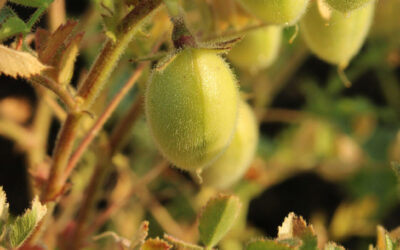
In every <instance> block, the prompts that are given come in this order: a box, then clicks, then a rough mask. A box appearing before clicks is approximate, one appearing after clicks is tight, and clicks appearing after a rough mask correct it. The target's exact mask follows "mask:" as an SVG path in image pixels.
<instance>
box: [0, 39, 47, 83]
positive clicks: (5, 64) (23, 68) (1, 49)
mask: <svg viewBox="0 0 400 250" xmlns="http://www.w3.org/2000/svg"><path fill="white" fill-rule="evenodd" d="M0 58H1V60H0V74H5V75H8V76H11V77H14V78H17V77H18V76H20V77H24V78H29V77H30V76H32V75H35V74H39V73H40V72H41V71H42V70H44V69H46V68H47V67H46V66H45V65H43V64H42V63H41V62H40V61H39V60H38V59H37V58H36V57H35V56H33V55H31V54H29V53H27V52H22V51H17V50H14V49H10V48H8V47H6V46H4V45H0Z"/></svg>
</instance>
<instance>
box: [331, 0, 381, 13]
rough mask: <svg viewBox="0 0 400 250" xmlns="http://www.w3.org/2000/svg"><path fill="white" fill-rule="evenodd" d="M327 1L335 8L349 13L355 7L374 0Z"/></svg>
mask: <svg viewBox="0 0 400 250" xmlns="http://www.w3.org/2000/svg"><path fill="white" fill-rule="evenodd" d="M325 1H326V3H327V4H328V5H329V6H330V7H332V8H334V9H335V10H338V11H340V12H343V13H347V12H350V11H353V10H355V9H358V8H360V7H362V6H363V5H366V4H367V3H369V2H372V1H374V0H325Z"/></svg>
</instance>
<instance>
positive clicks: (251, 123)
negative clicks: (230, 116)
mask: <svg viewBox="0 0 400 250" xmlns="http://www.w3.org/2000/svg"><path fill="white" fill-rule="evenodd" d="M257 143H258V126H257V121H256V118H255V116H254V113H253V111H252V109H251V108H250V106H249V105H248V104H247V103H245V102H244V101H241V102H240V105H239V117H238V124H237V127H236V130H235V134H234V137H233V139H232V142H231V144H230V145H229V147H228V149H227V150H226V151H225V152H224V153H223V154H222V156H221V157H219V158H218V159H217V161H216V162H214V163H213V164H212V165H211V166H210V167H208V168H206V169H204V171H203V173H202V177H203V183H204V185H208V186H212V187H215V188H218V189H226V188H229V187H230V186H231V185H232V184H234V183H235V182H236V181H238V180H239V179H240V178H242V176H243V175H244V174H245V172H246V170H247V169H248V168H249V166H250V164H251V161H252V160H253V157H254V154H255V151H256V148H257Z"/></svg>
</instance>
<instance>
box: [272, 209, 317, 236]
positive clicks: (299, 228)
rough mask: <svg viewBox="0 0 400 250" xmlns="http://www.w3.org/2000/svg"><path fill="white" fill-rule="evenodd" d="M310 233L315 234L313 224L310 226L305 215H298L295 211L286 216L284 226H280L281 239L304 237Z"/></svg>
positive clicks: (279, 234)
mask: <svg viewBox="0 0 400 250" xmlns="http://www.w3.org/2000/svg"><path fill="white" fill-rule="evenodd" d="M308 233H310V234H312V235H315V233H314V229H313V227H312V226H311V225H309V226H308V225H307V223H306V221H305V220H304V219H303V217H301V216H297V215H296V214H294V213H293V212H292V213H290V214H289V215H288V216H287V217H286V218H285V220H284V222H283V224H282V226H280V227H279V228H278V238H279V239H287V238H294V237H299V238H302V237H303V236H304V235H305V234H308Z"/></svg>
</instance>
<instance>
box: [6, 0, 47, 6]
mask: <svg viewBox="0 0 400 250" xmlns="http://www.w3.org/2000/svg"><path fill="white" fill-rule="evenodd" d="M8 1H9V2H12V3H16V4H20V5H23V6H27V7H34V8H40V7H46V8H47V7H48V6H49V5H50V4H51V3H52V2H53V0H8Z"/></svg>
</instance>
